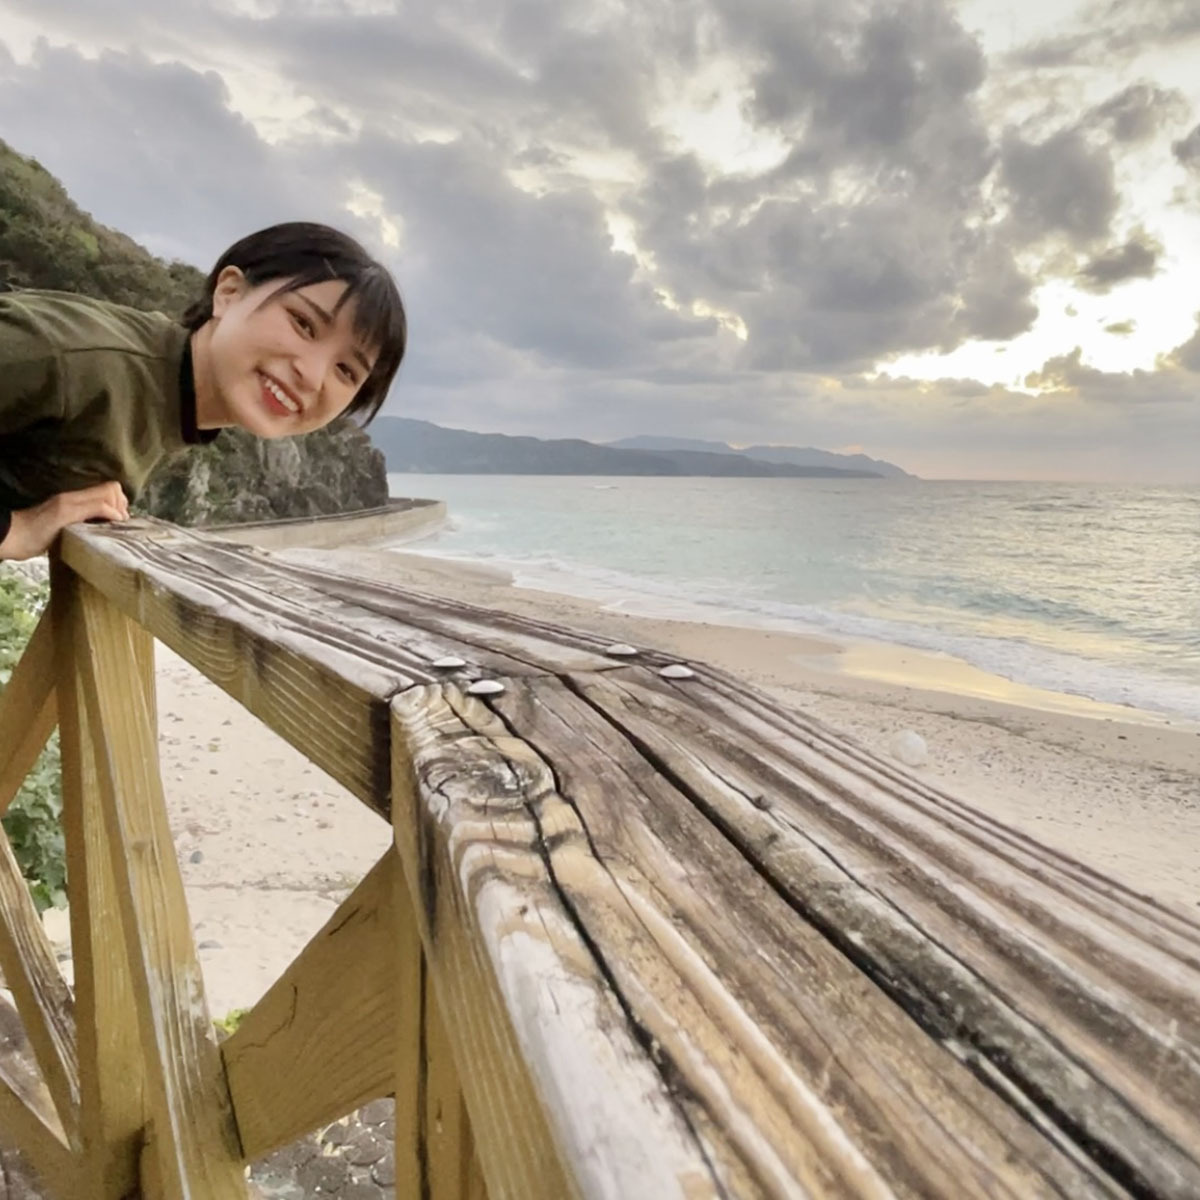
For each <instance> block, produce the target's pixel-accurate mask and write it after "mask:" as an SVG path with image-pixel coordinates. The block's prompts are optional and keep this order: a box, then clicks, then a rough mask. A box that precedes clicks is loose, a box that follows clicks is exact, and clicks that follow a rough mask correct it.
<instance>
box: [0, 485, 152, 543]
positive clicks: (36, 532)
mask: <svg viewBox="0 0 1200 1200" xmlns="http://www.w3.org/2000/svg"><path fill="white" fill-rule="evenodd" d="M6 515H7V516H8V519H9V520H8V528H7V530H6V529H5V528H4V518H5V516H6ZM128 519H129V501H128V500H126V498H125V493H124V492H123V491H122V490H121V485H120V484H119V483H98V484H96V486H95V487H90V488H84V489H82V491H78V492H60V493H59V494H58V495H57V496H51V497H50V499H49V500H46V501H44V502H43V503H41V504H37V505H35V506H34V507H33V508H23V509H18V510H17V511H16V512H12V513H8V514H5V513H4V512H3V511H2V510H0V559H5V558H7V559H24V558H36V557H37V555H39V554H44V553H45V552H46V551H47V550H48V549H49V548H50V543H51V542H53V541H54V539H55V538H56V537H58V535H59V534H60V533H61V532H62V531H63V529H65V528H66V527H67V526H68V525H74V524H75V522H76V521H95V520H102V521H125V520H128Z"/></svg>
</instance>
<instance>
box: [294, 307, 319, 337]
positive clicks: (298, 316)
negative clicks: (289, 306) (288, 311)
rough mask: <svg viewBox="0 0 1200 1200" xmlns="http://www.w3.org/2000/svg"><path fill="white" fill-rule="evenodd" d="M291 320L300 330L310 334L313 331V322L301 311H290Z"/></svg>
mask: <svg viewBox="0 0 1200 1200" xmlns="http://www.w3.org/2000/svg"><path fill="white" fill-rule="evenodd" d="M292 320H294V321H295V322H296V324H297V325H299V326H300V329H301V332H303V333H305V334H311V333H313V332H315V331H314V329H313V323H312V322H311V321H310V320H309V319H308V318H307V317H306V316H305V315H304V314H303V313H298V312H294V313H292Z"/></svg>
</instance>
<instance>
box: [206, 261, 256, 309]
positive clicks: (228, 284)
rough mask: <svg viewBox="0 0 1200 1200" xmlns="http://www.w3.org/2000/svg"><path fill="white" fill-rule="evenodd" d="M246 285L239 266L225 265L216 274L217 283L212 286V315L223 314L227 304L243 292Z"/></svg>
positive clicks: (227, 306) (238, 297)
mask: <svg viewBox="0 0 1200 1200" xmlns="http://www.w3.org/2000/svg"><path fill="white" fill-rule="evenodd" d="M246 286H247V285H246V276H245V275H244V274H243V272H242V269H241V267H226V268H225V269H224V270H223V271H222V272H221V273H220V275H218V276H217V285H216V287H214V288H213V298H212V311H213V316H214V317H220V316H223V315H224V314H225V312H226V310H227V309H228V308H229V306H230V305H231V304H232V303H233V302H234V301H235V300H239V299H241V297H242V296H243V295H244V294H245V291H246Z"/></svg>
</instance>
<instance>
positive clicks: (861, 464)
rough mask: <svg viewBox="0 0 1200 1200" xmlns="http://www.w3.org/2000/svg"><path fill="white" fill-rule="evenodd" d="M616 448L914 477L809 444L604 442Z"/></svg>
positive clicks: (876, 461) (881, 462)
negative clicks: (738, 457)
mask: <svg viewBox="0 0 1200 1200" xmlns="http://www.w3.org/2000/svg"><path fill="white" fill-rule="evenodd" d="M603 444H604V445H606V446H611V447H613V448H614V449H619V450H650V451H660V450H696V451H705V452H707V453H710V454H740V455H742V456H743V457H745V458H753V459H756V460H758V461H759V462H773V463H792V464H793V465H794V466H798V467H833V468H836V469H844V470H852V471H865V472H867V473H868V474H871V475H879V476H882V477H884V478H885V479H915V478H916V476H915V475H910V474H909V473H908V472H907V471H905V470H904V469H903V468H901V467H898V466H896V464H895V463H890V462H885V461H884V460H882V459H878V458H870V457H868V456H867V455H865V454H837V453H835V452H834V451H832V450H818V449H816V448H815V447H813V446H744V447H743V448H742V449H740V450H739V449H736V448H735V447H733V446H730V445H729V444H728V443H727V442H705V441H700V440H698V439H696V438H673V437H630V438H621V439H620V440H619V441H615V442H605V443H603Z"/></svg>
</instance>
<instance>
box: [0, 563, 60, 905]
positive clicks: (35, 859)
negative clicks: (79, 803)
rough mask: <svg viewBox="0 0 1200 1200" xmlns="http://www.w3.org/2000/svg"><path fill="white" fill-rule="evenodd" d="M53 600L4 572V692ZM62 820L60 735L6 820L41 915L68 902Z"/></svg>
mask: <svg viewBox="0 0 1200 1200" xmlns="http://www.w3.org/2000/svg"><path fill="white" fill-rule="evenodd" d="M48 598H49V587H48V586H47V585H46V584H45V583H36V582H34V581H32V580H30V579H28V578H26V577H25V576H24V575H20V574H18V573H16V572H13V571H7V570H4V571H0V689H2V688H3V687H4V686H5V685H6V684H7V683H8V680H9V677H10V676H11V675H12V672H13V668H14V667H15V666H16V664H17V660H18V659H19V658H20V657H21V652H22V651H23V650H24V649H25V643H26V642H28V641H29V635H30V634H31V633H32V632H33V630H34V626H35V625H36V624H37V620H38V616H39V615H40V614H41V611H42V609H43V608H45V606H46V601H47V599H48ZM61 817H62V779H61V770H60V758H59V752H58V734H57V732H56V733H55V734H54V735H53V737H51V739H50V742H49V744H48V745H47V746H46V749H45V750H44V751H43V752H42V755H41V757H40V758H39V759H38V761H37V764H36V765H35V766H34V768H33V770H32V772H31V773H30V775H29V778H28V779H26V781H25V783H24V785H23V786H22V788H21V790H20V791H19V792H18V793H17V796H16V799H15V800H13V802H12V804H11V805H10V806H9V809H8V812H7V813H5V815H4V820H3V825H4V830H5V832H6V833H7V834H8V840H9V842H10V843H11V844H12V848H13V854H14V855H15V856H16V859H17V863H18V864H19V865H20V868H21V873H22V874H23V875H24V876H25V879H26V881H27V882H28V884H29V890H30V893H31V894H32V896H33V902H34V904H35V905H36V906H37V909H38V912H41V911H42V910H43V909H46V908H49V907H50V906H51V905H54V906H57V907H62V906H63V905H65V904H66V902H67V894H66V885H67V859H66V846H65V844H64V842H63V832H62V821H61Z"/></svg>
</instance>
